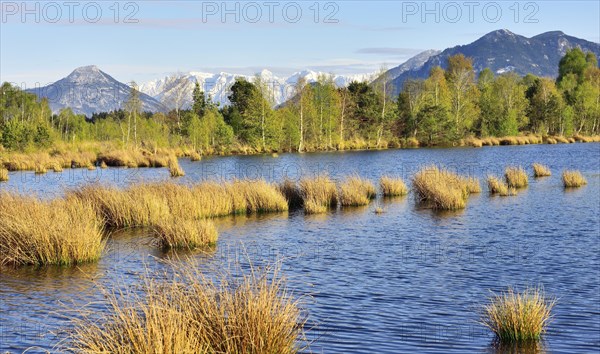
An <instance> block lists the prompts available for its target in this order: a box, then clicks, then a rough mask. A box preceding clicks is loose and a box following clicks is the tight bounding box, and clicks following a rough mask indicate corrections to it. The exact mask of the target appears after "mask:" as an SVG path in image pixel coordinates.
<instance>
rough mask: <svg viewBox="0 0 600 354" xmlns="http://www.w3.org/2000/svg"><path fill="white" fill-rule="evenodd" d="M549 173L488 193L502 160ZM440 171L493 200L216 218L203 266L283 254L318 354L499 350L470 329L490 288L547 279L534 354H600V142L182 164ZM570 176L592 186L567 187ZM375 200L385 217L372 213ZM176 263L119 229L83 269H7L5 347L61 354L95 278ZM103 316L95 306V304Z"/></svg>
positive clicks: (152, 173)
mask: <svg viewBox="0 0 600 354" xmlns="http://www.w3.org/2000/svg"><path fill="white" fill-rule="evenodd" d="M533 162H540V163H543V164H546V165H548V166H549V167H550V168H551V170H552V173H553V174H552V176H551V177H548V178H543V179H538V180H535V179H533V178H531V179H530V186H529V187H528V188H527V189H525V190H522V191H520V192H519V194H518V196H516V197H507V198H501V197H490V196H488V194H487V191H486V188H485V185H484V184H485V181H484V176H486V175H487V174H490V173H494V174H497V175H501V173H502V171H503V169H504V167H506V166H507V165H522V166H523V167H525V168H526V169H527V170H528V171H529V172H531V164H532V163H533ZM431 164H443V165H445V166H447V167H449V168H451V169H455V170H458V171H459V172H461V173H464V174H472V175H475V176H478V177H480V178H481V182H482V183H481V184H482V187H484V188H483V189H484V193H482V194H481V195H474V196H471V197H470V198H469V202H468V205H467V208H466V209H465V210H463V211H459V212H451V213H437V212H433V211H431V210H425V209H420V208H419V207H417V206H416V205H415V202H414V200H413V197H412V195H409V196H408V197H404V198H398V199H393V200H383V199H381V198H379V199H377V200H376V201H374V202H373V203H372V204H371V205H370V206H368V207H364V208H344V209H339V210H336V211H332V212H330V213H328V214H324V215H311V216H306V215H304V214H303V213H302V211H291V212H289V213H281V214H268V215H260V216H251V217H235V218H233V217H231V218H223V219H218V220H217V226H218V228H219V232H220V235H219V241H218V243H217V245H216V247H215V248H214V249H213V250H211V251H210V252H208V253H202V254H195V255H194V257H196V258H197V259H198V262H199V263H200V264H202V265H203V266H204V265H206V266H207V268H210V267H211V266H215V267H221V266H222V265H223V264H231V263H235V261H239V262H241V263H242V264H245V263H247V262H248V261H251V262H253V263H254V264H259V265H260V264H264V263H268V262H273V261H276V260H278V259H280V258H282V257H283V258H284V260H283V266H282V267H283V272H284V274H285V275H286V277H288V278H289V280H290V286H291V287H292V288H293V289H294V291H295V292H296V293H297V294H300V295H309V297H306V298H305V299H306V300H305V302H304V305H303V306H304V308H305V309H306V311H307V313H308V319H309V322H310V323H311V324H312V325H314V328H313V329H312V330H311V331H309V332H308V337H309V338H308V339H309V340H310V341H311V344H310V348H309V350H310V351H312V352H323V353H416V352H419V353H465V352H480V353H504V352H511V351H512V352H515V353H516V352H517V351H513V350H514V348H503V347H498V346H497V345H495V344H494V342H493V336H492V335H491V333H490V332H489V331H488V330H487V329H486V328H484V327H483V326H481V325H480V324H478V323H477V320H478V317H479V315H478V311H479V308H480V306H481V305H482V304H483V303H485V302H486V299H487V298H488V297H489V296H490V295H491V291H495V292H498V291H501V290H504V289H506V288H507V287H508V286H514V287H517V288H519V289H523V288H524V287H526V286H529V285H532V286H536V285H543V286H544V288H545V291H546V293H547V294H548V295H551V296H555V297H557V298H558V304H557V305H556V307H555V309H554V311H553V314H554V319H553V322H552V323H551V325H550V328H549V332H548V333H547V334H546V335H545V337H544V340H543V341H542V342H541V343H539V345H537V346H535V347H530V348H519V350H520V352H527V353H543V352H549V353H590V352H598V351H599V350H600V219H599V218H600V144H597V143H589V144H568V145H566V144H565V145H527V146H502V147H484V148H480V149H472V148H455V149H415V150H386V151H365V152H342V153H315V154H283V155H281V156H279V157H276V158H274V157H272V156H233V157H215V158H205V159H203V160H202V161H200V162H190V161H189V160H181V165H182V167H183V168H184V169H185V171H186V173H187V174H186V176H185V177H183V178H180V179H178V182H181V183H187V182H191V181H197V180H201V179H214V178H226V179H231V178H256V177H263V178H266V179H269V180H281V178H282V177H283V176H288V177H289V178H292V179H295V178H298V177H300V176H302V175H307V174H314V173H325V172H326V173H329V174H330V175H331V176H333V177H334V178H337V177H341V176H346V175H349V174H354V173H356V174H359V175H361V176H364V177H367V178H370V179H372V180H373V181H374V182H377V179H378V178H379V177H380V176H381V175H382V174H393V175H399V176H403V177H404V178H405V179H406V180H407V181H408V180H409V178H410V176H411V175H412V174H413V173H414V172H415V171H416V170H417V169H419V168H420V167H422V166H424V165H431ZM563 169H578V170H580V171H581V172H582V173H583V175H584V176H585V177H586V178H587V180H588V185H587V186H585V187H583V188H580V189H575V190H564V189H563V187H562V183H561V179H560V175H561V172H562V170H563ZM10 178H11V179H10V181H9V182H8V183H1V184H0V189H2V190H12V191H18V192H21V193H26V194H37V195H39V196H41V197H45V198H47V197H54V196H57V195H60V194H62V193H63V191H64V190H65V189H68V188H73V187H75V186H77V185H80V184H82V183H111V184H117V185H126V184H129V183H137V182H139V181H142V180H162V179H168V178H169V177H168V171H167V170H166V169H107V170H96V171H87V170H65V172H63V173H57V174H55V173H52V172H50V173H48V174H46V175H42V176H35V175H34V174H33V173H32V172H16V173H11V175H10ZM377 206H381V207H383V208H384V209H385V213H383V214H375V213H374V212H373V210H374V208H375V207H377ZM166 256H167V255H165V254H163V253H161V251H159V250H157V249H156V248H155V247H153V246H152V245H151V242H150V240H149V239H148V237H147V236H146V234H145V232H144V231H143V230H138V231H129V232H122V233H119V234H116V235H114V236H113V237H112V238H111V239H110V241H109V244H108V250H107V251H106V254H105V255H104V256H103V257H102V258H101V259H100V261H99V262H98V263H97V264H90V265H84V266H80V267H77V268H56V267H50V268H45V269H32V268H28V267H26V268H20V269H1V272H2V273H1V274H0V311H1V313H0V352H5V351H8V352H21V351H23V350H25V349H26V348H29V347H33V348H32V349H30V351H29V352H39V351H44V350H48V351H53V347H54V346H55V345H56V344H57V342H58V341H59V340H60V338H61V333H60V331H61V330H62V329H65V328H67V326H68V322H66V320H65V318H64V314H65V308H66V307H68V306H72V305H73V304H85V303H88V302H93V301H99V300H102V296H101V294H100V292H99V290H98V288H97V284H104V285H106V286H108V287H114V286H123V284H125V285H127V284H131V283H134V282H136V281H137V280H136V279H137V278H138V275H139V274H140V273H142V272H143V271H144V267H155V266H156V267H162V265H160V264H159V262H158V260H160V259H161V258H163V257H166ZM95 306H97V310H98V311H101V310H102V306H101V305H95Z"/></svg>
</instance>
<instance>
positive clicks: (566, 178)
mask: <svg viewBox="0 0 600 354" xmlns="http://www.w3.org/2000/svg"><path fill="white" fill-rule="evenodd" d="M562 180H563V186H564V187H565V188H579V187H581V186H584V185H586V184H587V180H586V179H585V177H583V175H582V174H581V172H579V171H568V170H567V171H564V172H563V174H562Z"/></svg>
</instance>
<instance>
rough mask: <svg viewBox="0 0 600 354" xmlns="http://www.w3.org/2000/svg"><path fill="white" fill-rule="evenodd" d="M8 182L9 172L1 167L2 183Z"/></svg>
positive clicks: (0, 177) (0, 180) (0, 179)
mask: <svg viewBox="0 0 600 354" xmlns="http://www.w3.org/2000/svg"><path fill="white" fill-rule="evenodd" d="M7 181H8V170H7V169H6V168H3V167H0V182H7Z"/></svg>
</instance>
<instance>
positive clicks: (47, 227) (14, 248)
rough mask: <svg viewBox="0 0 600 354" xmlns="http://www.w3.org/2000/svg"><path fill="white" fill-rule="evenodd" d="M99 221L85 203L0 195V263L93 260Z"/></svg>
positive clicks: (101, 245) (98, 246)
mask: <svg viewBox="0 0 600 354" xmlns="http://www.w3.org/2000/svg"><path fill="white" fill-rule="evenodd" d="M103 249H104V241H103V240H102V223H101V222H100V220H98V218H97V217H96V213H95V212H94V209H93V208H92V206H91V205H90V204H89V203H86V202H83V201H79V200H73V199H69V200H65V199H57V200H54V201H40V200H39V199H37V198H34V197H24V196H17V195H12V194H8V193H2V194H0V265H14V266H21V265H27V264H30V265H38V266H43V265H71V264H78V263H84V262H91V261H96V260H98V258H100V255H101V253H102V250H103Z"/></svg>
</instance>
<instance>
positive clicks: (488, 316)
mask: <svg viewBox="0 0 600 354" xmlns="http://www.w3.org/2000/svg"><path fill="white" fill-rule="evenodd" d="M555 303H556V300H553V299H548V298H547V297H546V296H545V295H544V291H543V290H542V289H540V288H527V289H525V291H523V292H521V293H518V292H515V291H514V290H513V289H508V290H507V291H506V292H503V293H501V294H499V295H494V296H493V297H492V298H491V299H490V303H489V304H488V305H485V306H484V308H483V314H482V319H481V321H482V323H483V324H484V325H485V326H487V327H488V328H489V329H491V330H492V332H494V333H495V334H496V336H497V338H498V339H499V340H501V341H503V342H520V341H528V340H536V339H539V338H540V336H541V335H542V334H543V333H544V332H545V331H546V328H547V326H548V323H549V322H550V320H551V311H552V308H553V307H554V305H555Z"/></svg>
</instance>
